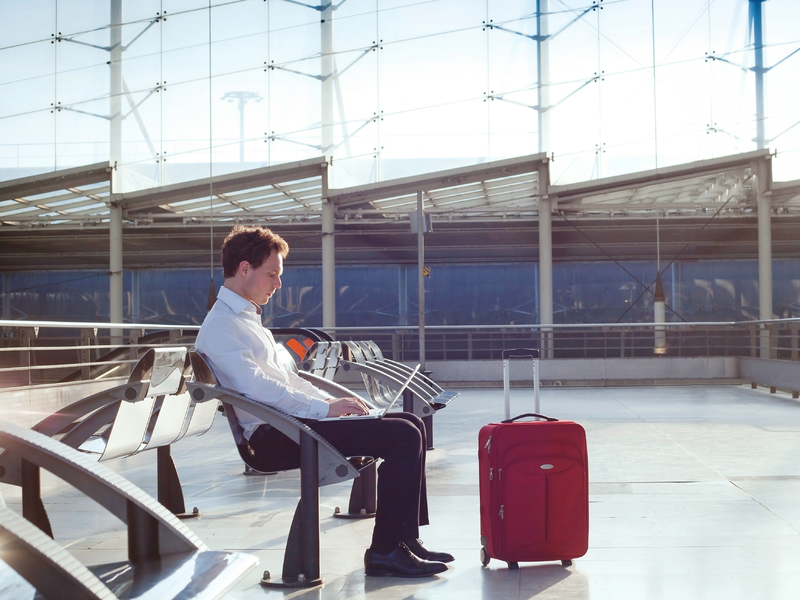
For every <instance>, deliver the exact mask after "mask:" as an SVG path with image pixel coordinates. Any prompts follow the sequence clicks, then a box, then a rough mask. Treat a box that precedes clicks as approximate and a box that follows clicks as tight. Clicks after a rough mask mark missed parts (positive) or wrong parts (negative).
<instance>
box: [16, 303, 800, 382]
mask: <svg viewBox="0 0 800 600" xmlns="http://www.w3.org/2000/svg"><path fill="white" fill-rule="evenodd" d="M198 330H199V326H196V325H185V326H184V325H152V324H146V325H145V324H122V325H111V324H108V323H69V322H55V321H2V320H0V387H5V388H8V387H13V386H24V385H31V384H46V383H55V382H61V381H76V380H87V379H97V378H103V377H104V378H111V377H118V376H126V375H127V374H128V370H129V368H130V365H131V364H133V363H135V362H136V361H137V360H138V358H139V356H140V354H141V353H142V352H143V350H144V349H146V348H151V347H158V346H169V345H176V344H178V345H187V346H190V345H192V344H193V343H194V339H195V337H196V335H197V331H198ZM325 330H326V331H327V332H328V333H330V334H332V335H333V337H334V338H335V339H338V340H363V339H371V340H374V341H375V342H377V343H378V345H379V346H380V347H381V349H382V350H383V352H384V354H385V355H386V356H387V357H388V358H392V359H394V360H399V361H417V360H419V330H418V328H417V327H415V326H410V327H369V328H361V327H358V328H354V327H347V328H344V327H342V328H325ZM799 330H800V319H780V320H771V321H747V322H725V323H720V322H710V323H709V322H704V323H669V324H664V325H663V326H655V325H653V324H646V323H637V324H630V323H628V324H617V323H601V324H566V325H564V324H557V325H546V326H545V325H536V324H534V325H483V326H429V327H427V328H426V329H425V349H426V356H425V358H426V360H428V361H431V360H444V361H451V360H500V357H501V353H502V351H503V350H504V349H506V348H510V347H522V346H524V347H531V348H537V349H539V350H540V352H541V355H542V357H543V358H545V359H559V358H612V357H613V358H629V357H647V356H654V355H657V354H663V355H665V356H670V357H676V356H679V357H698V356H760V357H767V358H774V359H783V360H795V361H796V360H798V345H799V343H798V337H799V334H800V331H799ZM659 336H661V337H660V338H659ZM658 339H663V343H658V342H657V340H658ZM120 341H121V342H122V343H120Z"/></svg>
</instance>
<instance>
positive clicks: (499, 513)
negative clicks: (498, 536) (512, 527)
mask: <svg viewBox="0 0 800 600" xmlns="http://www.w3.org/2000/svg"><path fill="white" fill-rule="evenodd" d="M497 514H498V515H499V516H500V520H501V521H502V520H503V505H502V504H501V505H500V512H498V513H497Z"/></svg>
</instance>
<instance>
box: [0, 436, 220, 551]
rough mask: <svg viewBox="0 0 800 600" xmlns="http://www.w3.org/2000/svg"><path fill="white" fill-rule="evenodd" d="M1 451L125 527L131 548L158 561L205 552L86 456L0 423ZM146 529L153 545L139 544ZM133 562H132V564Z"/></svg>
mask: <svg viewBox="0 0 800 600" xmlns="http://www.w3.org/2000/svg"><path fill="white" fill-rule="evenodd" d="M0 446H2V447H3V448H5V450H6V452H7V453H9V454H12V455H16V456H19V457H22V459H23V460H24V461H25V462H26V463H30V464H32V465H35V467H36V468H43V469H45V470H47V471H50V472H51V473H55V474H56V475H57V476H58V477H59V478H60V479H63V480H64V481H66V482H67V483H69V484H70V485H72V486H73V487H74V488H76V489H78V490H80V491H81V492H83V493H84V494H86V495H87V496H89V497H90V498H92V499H93V500H94V501H95V502H97V503H98V504H100V505H101V506H103V507H104V508H105V509H106V510H108V511H109V512H110V513H111V514H113V515H114V516H115V517H117V518H118V519H119V520H120V521H122V522H123V523H127V524H128V539H129V548H130V547H131V544H130V540H131V539H136V540H138V541H140V542H142V543H144V545H145V546H148V549H152V550H154V551H157V552H158V554H159V555H167V554H173V553H186V552H193V551H195V550H206V549H207V547H206V545H205V544H204V543H203V542H202V541H201V540H200V538H198V537H197V536H196V535H195V534H194V533H192V531H191V530H189V529H188V528H187V527H186V526H185V525H184V524H183V523H181V522H180V521H179V520H178V519H177V518H176V517H175V516H174V515H173V514H172V513H170V512H169V511H168V510H167V509H166V508H164V507H163V506H162V505H161V504H159V503H158V502H156V501H155V500H154V499H153V498H151V497H150V496H148V495H147V494H145V493H144V492H143V491H142V490H141V489H139V488H138V487H136V486H135V485H133V484H132V483H130V482H129V481H127V480H126V479H123V478H122V477H121V476H120V475H118V474H117V473H115V472H114V471H112V470H110V469H109V468H107V467H105V466H104V465H101V464H99V463H97V462H96V460H95V459H94V458H92V457H90V456H87V455H85V454H83V453H81V452H78V451H77V450H74V449H73V448H70V447H69V446H66V445H64V444H62V443H61V442H58V441H56V440H53V439H50V438H49V437H47V436H45V435H42V434H40V433H38V432H35V431H32V430H29V429H24V428H22V427H18V426H16V425H13V424H11V423H8V422H3V421H0ZM24 489H25V488H24V486H23V490H24ZM150 528H154V529H155V530H157V532H158V535H157V536H156V538H157V539H155V540H153V539H148V540H147V541H143V540H142V539H141V538H142V535H146V530H147V529H150ZM153 544H155V547H153ZM136 558H137V557H131V560H136Z"/></svg>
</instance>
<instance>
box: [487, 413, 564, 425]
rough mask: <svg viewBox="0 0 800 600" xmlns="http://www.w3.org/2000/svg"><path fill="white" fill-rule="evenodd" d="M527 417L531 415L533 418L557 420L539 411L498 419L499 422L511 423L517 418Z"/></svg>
mask: <svg viewBox="0 0 800 600" xmlns="http://www.w3.org/2000/svg"><path fill="white" fill-rule="evenodd" d="M527 417H533V418H535V419H537V420H538V419H544V420H545V421H558V419H556V418H555V417H546V416H544V415H540V414H539V413H525V414H524V415H517V416H516V417H512V418H511V419H506V420H504V421H500V422H501V423H513V422H514V421H517V420H519V419H525V418H527Z"/></svg>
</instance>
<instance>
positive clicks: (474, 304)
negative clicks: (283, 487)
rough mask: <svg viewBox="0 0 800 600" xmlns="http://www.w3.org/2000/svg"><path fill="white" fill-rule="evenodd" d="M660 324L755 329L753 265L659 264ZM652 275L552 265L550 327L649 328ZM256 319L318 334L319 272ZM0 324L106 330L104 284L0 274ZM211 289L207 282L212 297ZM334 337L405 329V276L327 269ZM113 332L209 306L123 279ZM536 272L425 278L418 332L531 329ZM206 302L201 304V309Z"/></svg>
mask: <svg viewBox="0 0 800 600" xmlns="http://www.w3.org/2000/svg"><path fill="white" fill-rule="evenodd" d="M663 268H664V271H663V275H662V279H663V284H664V293H665V296H666V305H667V320H668V321H743V320H755V319H757V318H758V265H757V263H756V261H697V262H682V263H681V262H676V263H674V264H672V265H664V266H663ZM655 273H656V265H655V264H654V263H650V262H622V263H613V262H592V263H557V264H556V265H555V266H554V269H553V287H554V317H555V322H556V323H617V322H619V323H638V322H650V321H652V319H653V296H652V294H651V293H650V292H649V291H648V290H652V289H654V288H653V284H654V281H655ZM282 279H283V287H282V288H281V289H280V290H279V291H278V293H277V294H276V295H275V296H274V297H273V299H272V300H271V301H270V303H269V304H268V305H267V307H266V309H265V310H264V314H263V320H264V323H265V325H268V326H274V327H292V326H308V327H320V326H321V325H322V272H321V269H320V268H316V267H292V268H289V269H287V270H286V273H285V274H284V276H283V278H282ZM773 281H774V285H773V290H774V294H773V297H774V316H775V317H776V318H779V317H800V306H798V301H797V298H798V295H799V294H798V291H799V290H800V262H798V261H796V260H776V261H774V266H773ZM0 282H1V283H2V294H1V295H0V298H2V318H4V319H29V320H34V319H41V320H52V319H53V317H54V316H57V317H58V320H63V321H82V322H107V321H108V317H109V314H108V283H107V274H106V273H105V272H101V271H71V272H69V271H67V272H65V271H59V272H25V273H23V272H20V273H4V274H0ZM222 282H223V280H222V278H221V275H220V274H217V275H216V280H215V282H214V285H215V289H219V286H220V285H221V284H222ZM336 283H337V287H338V297H337V301H336V308H337V314H336V323H337V325H338V326H340V327H370V326H397V325H412V326H413V325H416V324H417V322H418V321H417V319H418V310H419V308H418V297H419V295H418V288H417V269H416V267H412V266H384V267H339V268H337V271H336ZM124 289H125V322H128V323H156V324H194V325H199V324H200V323H202V321H203V319H204V318H205V315H206V312H207V307H208V300H209V274H208V271H207V270H200V269H192V270H188V269H184V270H180V269H175V270H163V271H126V273H125V278H124ZM537 289H538V266H537V265H535V264H533V263H514V264H494V265H491V264H482V265H450V266H435V265H434V266H433V267H431V273H430V277H428V278H425V321H426V324H427V325H505V324H508V325H519V324H528V323H531V324H534V323H538V322H539V314H538V294H537ZM212 299H213V298H212Z"/></svg>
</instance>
